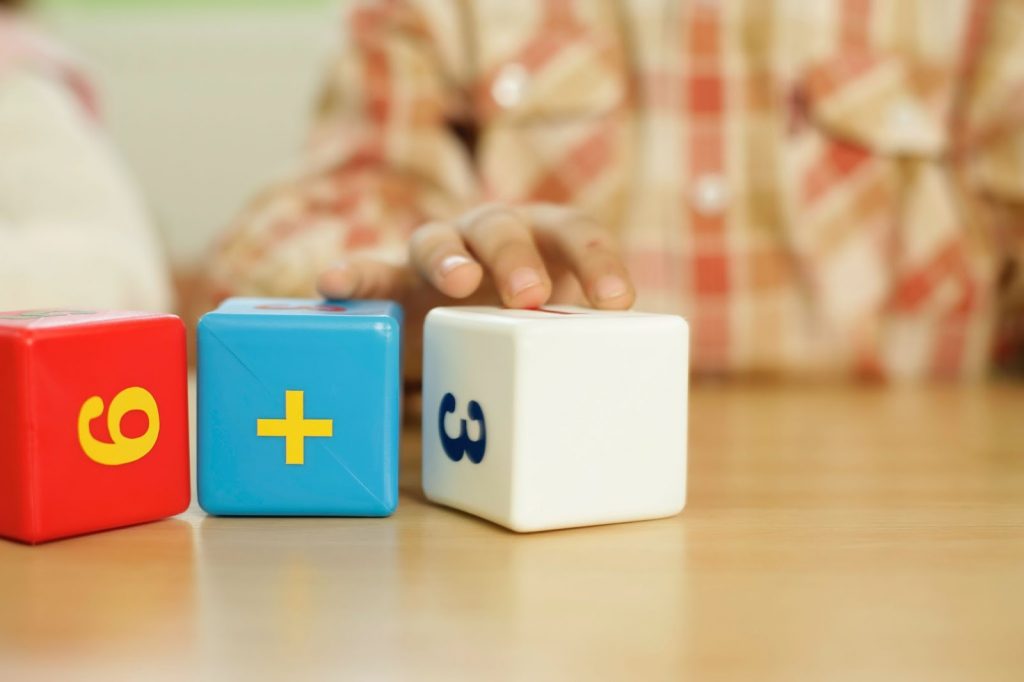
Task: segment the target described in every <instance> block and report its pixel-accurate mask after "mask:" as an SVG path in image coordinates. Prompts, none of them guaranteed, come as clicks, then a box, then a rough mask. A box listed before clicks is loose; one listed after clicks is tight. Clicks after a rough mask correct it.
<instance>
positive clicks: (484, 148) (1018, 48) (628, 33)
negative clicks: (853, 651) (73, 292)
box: [211, 0, 1024, 377]
mask: <svg viewBox="0 0 1024 682" xmlns="http://www.w3.org/2000/svg"><path fill="white" fill-rule="evenodd" d="M343 23H344V28H345V32H346V37H345V39H344V40H343V41H342V50H341V52H340V54H339V55H338V57H337V59H336V60H335V61H334V62H333V65H332V66H331V68H330V71H329V73H328V76H327V82H326V87H325V89H324V95H323V98H322V101H321V106H320V108H319V114H318V116H317V120H316V124H315V126H314V129H313V132H312V135H311V138H310V144H309V147H308V151H307V154H306V155H305V157H304V159H303V163H302V165H301V168H300V169H299V170H297V171H296V172H295V173H294V174H292V175H291V176H289V177H287V178H285V179H283V180H282V181H281V182H279V183H278V184H276V185H274V186H272V187H271V188H270V189H269V190H267V191H266V192H264V193H263V194H262V195H260V196H259V197H257V199H256V200H255V201H254V202H253V203H252V204H251V205H250V206H249V207H248V209H247V210H246V211H244V212H243V214H242V215H241V216H240V218H239V220H238V221H237V223H236V224H235V225H234V226H233V228H232V229H231V230H230V231H228V232H227V233H226V234H225V235H224V237H223V238H222V240H221V241H220V243H219V244H218V246H217V248H216V252H215V256H214V259H213V263H212V270H211V272H212V277H213V282H214V286H215V287H216V294H217V295H225V294H228V293H253V294H255V293H273V294H281V295H285V294H289V295H290V294H296V295H298V294H308V293H310V292H311V290H312V287H313V284H312V282H313V279H314V276H315V274H316V273H317V272H318V271H319V270H320V269H322V268H323V267H324V266H327V265H328V264H329V262H330V261H331V260H333V259H334V258H337V257H338V256H339V255H341V254H345V253H352V252H367V251H371V252H374V253H377V254H380V255H382V256H384V257H388V258H403V257H404V252H405V246H404V245H405V242H406V240H407V238H408V236H409V234H410V231H411V230H413V229H414V228H415V227H416V226H417V225H419V224H421V223H422V222H423V221H425V220H427V219H429V218H438V217H450V216H453V215H455V214H458V213H459V212H461V211H463V210H465V209H466V208H467V207H471V206H473V205H475V204H477V203H479V202H481V201H503V202H512V203H515V202H530V201H547V202H560V203H566V204H572V205H575V206H578V207H580V208H581V209H583V210H585V211H587V212H589V213H591V214H593V215H594V216H596V217H598V218H599V219H600V220H602V221H603V222H604V223H605V224H606V225H608V226H609V227H611V228H612V229H613V230H614V231H615V232H616V234H617V235H618V238H619V241H620V243H621V245H622V248H623V250H624V254H625V255H626V258H627V263H628V265H629V266H630V269H631V272H632V275H633V277H634V280H635V282H636V284H637V287H638V290H639V300H638V307H639V308H642V309H647V310H656V311H669V312H676V313H680V314H683V315H685V316H686V317H687V318H688V319H689V320H690V323H691V325H692V332H693V337H692V340H693V349H692V352H693V355H692V357H693V362H694V366H695V369H696V370H698V371H704V372H711V373H718V372H746V373H765V372H767V373H777V372H786V373H793V372H798V373H803V374H836V373H840V374H858V375H867V376H886V377H924V376H956V377H966V376H978V375H980V374H983V373H984V372H985V370H986V369H987V368H988V367H989V366H990V365H991V362H992V358H993V352H994V351H993V348H997V350H998V349H1001V350H999V351H998V352H1001V353H1003V354H1005V355H1011V354H1013V353H1015V352H1017V351H1016V350H1015V349H1016V348H1017V347H1018V346H1019V345H1020V344H1019V341H1020V340H1021V338H1022V337H1024V334H1022V333H1021V326H1022V325H1021V322H1022V320H1024V312H1022V311H1024V297H1022V295H1021V291H1022V290H1024V284H1022V281H1024V272H1020V271H1018V269H1017V267H1018V264H1021V265H1024V263H1021V260H1022V256H1024V247H1022V244H1024V2H1022V1H1021V0H1005V1H1000V0H991V1H986V0H899V1H898V2H890V1H885V0H815V1H814V2H807V1H806V0H681V1H678V2H674V1H671V0H633V1H630V2H615V1H613V0H591V1H585V0H576V1H574V0H547V1H543V0H529V1H527V0H523V1H519V2H508V1H507V0H479V1H477V2H469V1H468V0H467V1H464V2H458V1H455V0H453V1H451V2H441V1H439V0H418V1H412V0H409V1H401V0H392V1H384V2H356V3H354V4H353V6H352V7H351V8H350V9H349V11H348V12H347V14H346V16H345V19H344V22H343ZM997 339H998V342H997Z"/></svg>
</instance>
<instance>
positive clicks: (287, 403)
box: [256, 391, 334, 464]
mask: <svg viewBox="0 0 1024 682" xmlns="http://www.w3.org/2000/svg"><path fill="white" fill-rule="evenodd" d="M302 402H303V401H302V391H285V392H284V419H257V420H256V435H257V436H279V437H280V436H283V437H284V463H285V464H302V463H303V453H304V451H305V443H306V438H309V437H311V436H321V437H330V436H332V435H333V434H334V420H333V419H305V418H304V417H303V405H302Z"/></svg>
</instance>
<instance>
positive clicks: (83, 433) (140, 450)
mask: <svg viewBox="0 0 1024 682" xmlns="http://www.w3.org/2000/svg"><path fill="white" fill-rule="evenodd" d="M133 410H139V411H141V412H145V413H146V416H147V417H149V426H148V427H147V428H146V432H145V433H144V434H142V435H141V436H138V437H137V438H128V437H126V436H125V435H124V434H123V433H121V419H122V418H123V417H124V416H125V415H126V414H128V413H129V412H132V411H133ZM101 414H103V398H101V397H99V396H98V395H94V396H93V397H91V398H89V399H88V400H86V401H85V402H84V403H82V409H81V410H80V411H79V412H78V442H79V443H80V444H81V446H82V450H84V451H85V454H86V455H88V457H89V459H91V460H93V461H94V462H98V463H100V464H106V465H108V466H118V465H120V464H129V463H131V462H134V461H136V460H139V459H142V458H143V457H145V456H146V455H148V454H149V451H150V450H152V449H153V446H154V445H156V439H157V436H159V435H160V410H158V409H157V406H156V400H155V399H154V398H153V394H152V393H150V392H149V391H147V390H146V389H144V388H142V387H140V386H132V387H130V388H126V389H124V390H123V391H121V392H120V393H118V394H117V395H116V396H114V399H113V400H111V401H110V409H109V410H108V411H107V430H108V431H109V432H110V440H111V442H110V443H105V442H103V441H101V440H97V439H95V438H93V435H92V433H91V432H90V430H89V424H90V423H92V420H93V419H95V418H96V417H98V416H100V415H101Z"/></svg>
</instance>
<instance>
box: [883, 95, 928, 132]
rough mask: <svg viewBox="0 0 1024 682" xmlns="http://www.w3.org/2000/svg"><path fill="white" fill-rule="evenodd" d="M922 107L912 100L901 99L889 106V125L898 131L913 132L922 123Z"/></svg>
mask: <svg viewBox="0 0 1024 682" xmlns="http://www.w3.org/2000/svg"><path fill="white" fill-rule="evenodd" d="M922 118H923V115H922V113H921V109H920V107H918V106H917V104H916V103H915V102H913V101H911V100H900V101H899V102H896V103H895V104H893V105H892V106H891V107H890V108H889V126H890V127H891V128H892V129H893V130H894V131H896V132H898V133H913V132H915V131H916V130H917V128H918V127H919V126H920V125H921V124H922Z"/></svg>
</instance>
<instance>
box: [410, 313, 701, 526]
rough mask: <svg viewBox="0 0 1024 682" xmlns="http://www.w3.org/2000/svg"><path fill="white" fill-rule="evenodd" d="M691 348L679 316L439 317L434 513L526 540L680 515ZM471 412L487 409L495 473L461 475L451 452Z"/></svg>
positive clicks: (430, 452) (429, 393)
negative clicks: (449, 510)
mask: <svg viewBox="0 0 1024 682" xmlns="http://www.w3.org/2000/svg"><path fill="white" fill-rule="evenodd" d="M627 319H628V324H623V322H625V321H626V320H627ZM502 343H504V344H505V345H504V346H503V345H502ZM688 344H689V327H688V325H687V323H686V321H685V320H684V319H683V318H681V317H678V316H672V315H660V314H648V313H597V312H596V311H590V310H586V309H571V308H568V307H566V308H565V309H564V310H562V309H558V310H551V311H547V310H541V311H507V310H497V309H494V310H492V309H486V308H480V307H462V308H459V307H456V308H451V309H445V308H441V309H435V310H434V311H431V313H430V314H429V315H428V317H427V321H426V326H425V338H424V374H423V405H424V407H423V490H424V493H425V495H426V497H427V499H429V500H431V501H432V502H435V503H438V504H442V505H445V506H449V507H453V508H456V509H459V510H462V511H466V512H469V513H471V514H474V515H477V516H480V517H482V518H484V519H487V520H489V521H492V522H494V523H497V524H499V525H502V526H504V527H506V528H509V529H510V530H513V531H517V532H534V531H543V530H553V529H558V528H570V527H578V526H589V525H599V524H607V523H619V522H629V521H638V520H645V519H654V518H663V517H668V516H673V515H675V514H678V513H679V512H680V511H681V510H682V509H683V507H684V506H685V503H686V459H687V458H686V433H687V423H686V422H687V398H688V395H687V394H688V377H689V371H688V366H689V364H688V355H689V353H688ZM439 382H443V383H444V386H440V385H439ZM446 392H447V393H452V394H453V395H457V396H458V399H457V401H454V402H455V403H456V404H451V402H453V401H449V405H448V406H449V407H451V408H452V409H451V410H450V411H451V412H452V414H445V409H444V408H445V406H444V405H442V413H441V414H440V415H439V414H438V408H437V403H438V402H439V401H441V399H442V395H441V394H442V393H446ZM444 397H445V399H447V396H444ZM471 398H477V399H479V400H481V403H480V406H479V407H478V409H479V410H480V412H481V414H480V417H481V419H480V424H479V432H480V433H481V434H482V433H483V432H484V429H486V444H485V447H486V453H487V455H486V456H487V457H488V458H489V462H488V464H490V466H489V467H487V466H473V465H466V464H465V463H464V460H463V458H462V457H460V456H458V454H456V456H452V453H449V452H447V450H448V448H447V447H446V446H445V441H446V440H447V441H452V440H456V441H458V440H462V439H465V438H466V437H467V435H469V434H468V433H467V432H466V431H465V429H466V428H467V425H470V428H472V424H473V422H474V421H476V420H475V418H474V415H473V414H472V413H470V412H467V407H470V408H471V407H472V405H468V406H467V404H466V401H469V400H470V399H471ZM483 412H486V417H487V418H486V420H484V419H482V417H483ZM446 418H447V419H448V425H447V426H445V419H446ZM459 418H462V419H461V422H462V426H461V428H462V429H463V431H462V432H461V434H460V425H459V422H460V419H459ZM442 429H444V430H445V433H443V434H442V433H441V430H442ZM474 437H479V436H472V435H471V436H470V438H474ZM439 440H440V443H438V441H439ZM441 446H445V447H441ZM442 450H444V452H442ZM446 455H447V457H446ZM481 459H482V458H481ZM449 460H454V464H453V462H452V461H449ZM460 462H462V463H461V464H460Z"/></svg>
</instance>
